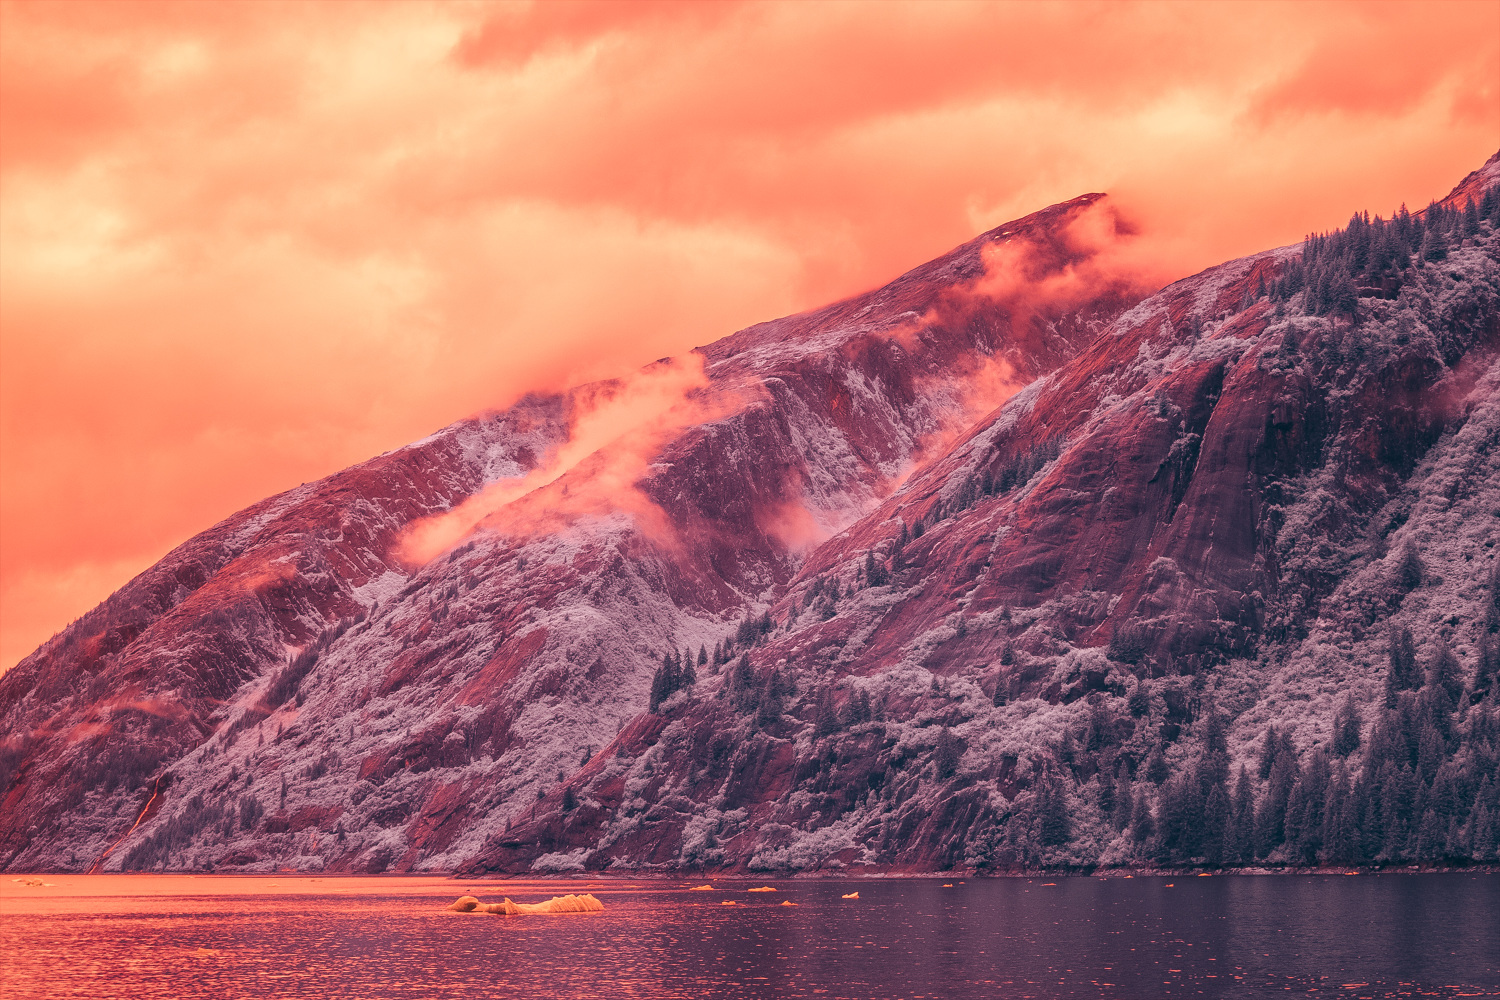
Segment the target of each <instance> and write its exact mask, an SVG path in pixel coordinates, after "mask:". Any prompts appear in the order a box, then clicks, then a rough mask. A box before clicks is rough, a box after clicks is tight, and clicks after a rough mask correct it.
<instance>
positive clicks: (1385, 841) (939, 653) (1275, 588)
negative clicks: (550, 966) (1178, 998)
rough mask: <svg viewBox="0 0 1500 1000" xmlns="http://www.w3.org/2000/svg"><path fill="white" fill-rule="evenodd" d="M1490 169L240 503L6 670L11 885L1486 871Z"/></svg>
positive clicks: (800, 330)
mask: <svg viewBox="0 0 1500 1000" xmlns="http://www.w3.org/2000/svg"><path fill="white" fill-rule="evenodd" d="M1497 185H1500V154H1497V156H1496V157H1492V158H1491V159H1490V160H1489V161H1488V162H1487V163H1486V164H1485V165H1484V166H1483V167H1482V168H1481V169H1480V170H1478V171H1476V172H1475V173H1474V174H1471V175H1470V176H1469V177H1468V178H1465V179H1464V181H1463V182H1462V183H1461V184H1460V185H1459V187H1458V188H1456V189H1455V191H1454V194H1453V195H1452V196H1450V197H1449V198H1448V199H1445V201H1444V202H1442V203H1438V204H1434V205H1432V206H1429V207H1428V208H1427V209H1426V210H1424V211H1422V212H1419V213H1417V214H1411V213H1408V212H1406V211H1404V210H1403V211H1401V212H1399V213H1397V215H1396V216H1395V217H1394V218H1392V219H1390V220H1384V219H1380V218H1372V217H1370V216H1368V215H1366V214H1359V215H1356V216H1355V217H1353V218H1352V219H1351V220H1350V224H1349V225H1348V227H1346V228H1345V229H1343V230H1340V231H1338V232H1335V233H1327V234H1319V235H1317V236H1313V237H1310V238H1309V239H1308V240H1307V241H1306V242H1305V243H1304V244H1302V245H1299V246H1293V247H1283V248H1279V249H1274V250H1267V251H1265V252H1263V253H1260V254H1256V255H1253V256H1250V257H1245V258H1241V259H1239V260H1234V261H1230V262H1227V263H1225V264H1222V265H1219V266H1218V267H1214V268H1210V269H1209V270H1207V271H1204V272H1202V273H1200V274H1197V275H1194V276H1192V277H1190V278H1186V279H1183V280H1181V281H1178V282H1175V283H1173V284H1171V285H1169V286H1167V287H1165V288H1161V289H1159V290H1157V289H1155V288H1153V287H1151V286H1150V284H1149V276H1148V274H1147V272H1145V271H1143V270H1142V269H1140V268H1139V267H1137V266H1134V265H1133V264H1132V260H1133V259H1134V258H1133V256H1132V254H1131V253H1130V252H1129V249H1130V247H1131V245H1132V239H1133V236H1132V234H1131V231H1130V229H1129V227H1128V226H1127V225H1125V224H1124V223H1123V222H1122V221H1121V220H1120V219H1119V218H1117V216H1116V215H1115V214H1114V212H1113V210H1112V209H1111V207H1110V204H1109V201H1108V199H1107V198H1105V197H1103V196H1101V195H1085V196H1083V197H1080V198H1077V199H1074V200H1073V201H1070V202H1065V203H1063V204H1060V205H1055V206H1052V207H1050V208H1047V209H1044V210H1043V211H1041V212H1037V213H1035V214H1033V215H1030V216H1027V217H1026V218H1024V219H1020V220H1017V221H1015V222H1012V223H1008V224H1006V225H1003V226H1000V227H998V228H996V229H994V230H992V231H990V232H988V233H985V234H983V235H982V236H979V237H978V238H976V239H975V240H973V241H971V242H970V243H967V244H965V245H963V246H961V247H958V248H957V249H955V250H953V251H952V252H950V253H948V254H946V255H944V256H943V257H940V258H938V259H937V260H934V261H932V262H930V263H928V264H925V265H922V266H921V267H918V268H916V269H914V270H912V271H910V272H908V273H907V274H905V275H903V276H901V277H900V278H898V279H896V280H895V281H893V282H892V283H890V284H889V285H886V286H885V287H883V288H880V289H878V290H876V291H873V292H870V293H867V294H865V295H861V296H857V297H855V298H852V299H849V300H846V301H844V302H840V303H836V304H834V305H831V306H828V307H826V308H824V309H821V310H817V311H814V312H811V313H806V314H802V315H798V316H792V317H787V318H784V319H780V320H776V321H773V322H769V323H764V324H761V325H758V326H755V327H751V328H749V329H747V330H743V331H740V332H739V333H736V334H734V335H732V336H730V337H727V338H725V339H723V340H720V341H718V342H716V343H714V344H711V345H708V346H707V347H704V348H700V349H699V350H697V351H695V352H693V353H692V354H691V355H689V356H687V357H685V358H678V359H664V360H663V361H661V362H657V363H656V364H654V365H652V366H648V367H647V368H646V369H643V370H642V371H641V372H639V373H637V374H635V375H633V376H631V377H629V378H624V379H620V380H615V381H612V382H606V383H595V384H591V385H586V386H581V387H578V388H576V389H573V390H571V391H569V392H566V393H561V394H556V395H534V396H530V397H527V398H525V399H523V400H522V401H521V402H519V403H518V404H516V405H515V406H513V407H511V408H509V409H507V410H504V411H500V412H495V413H488V414H483V415H480V416H477V417H474V418H472V419H468V420H463V421H460V422H458V423H456V424H454V425H452V426H450V427H448V428H445V429H443V430H441V431H439V432H438V433H436V434H434V435H432V436H431V437H429V438H427V439H424V440H423V441H420V442H417V443H415V444H413V445H410V446H408V447H406V448H403V449H399V450H397V451H394V452H390V453H388V454H386V455H382V456H380V457H378V458H375V459H372V460H371V461H369V462H366V463H364V464H362V465H358V466H355V467H353V468H350V469H348V470H345V471H344V472H341V473H338V474H336V475H334V476H330V477H328V478H327V479H324V480H322V481H320V482H316V483H310V484H307V485H304V486H303V487H300V488H299V489H296V490H292V491H289V492H287V493H284V494H281V495H279V496H276V497H272V498H270V499H267V500H265V501H262V502H261V503H259V504H256V505H255V506H253V507H250V508H248V509H247V510H245V511H243V512H241V513H239V514H237V515H235V516H233V517H231V518H229V519H227V520H226V521H224V522H222V523H221V524H219V525H216V526H214V527H213V528H211V529H209V530H208V531H206V532H204V533H202V534H200V535H198V536H196V537H195V538H193V539H191V540H190V541H188V542H186V543H185V544H183V545H182V546H180V547H179V548H178V549H176V550H174V551H173V552H171V553H170V554H168V555H167V556H166V557H165V558H164V559H163V560H162V561H161V562H160V563H158V564H157V565H156V566H154V567H152V568H151V569H150V570H148V571H147V572H145V573H143V574H141V576H139V577H137V578H136V579H135V580H133V581H131V583H129V584H128V585H127V586H125V587H124V588H122V589H121V590H120V591H118V592H117V593H116V594H114V595H113V596H112V597H111V598H110V599H109V600H107V601H106V602H104V603H103V604H102V605H100V606H99V607H98V608H96V609H95V610H93V611H91V612H90V613H89V614H87V615H85V616H84V617H83V618H81V619H79V620H78V621H77V622H75V623H74V624H73V625H71V626H70V627H69V628H68V629H66V630H65V631H64V632H62V633H60V634H59V635H57V636H56V637H54V638H53V639H52V640H50V641H49V642H48V643H46V644H44V645H43V646H42V647H41V648H39V649H38V650H37V651H36V652H35V653H33V654H32V655H31V656H29V657H27V658H26V659H25V660H23V661H22V662H21V663H20V664H19V665H18V666H17V667H15V668H14V669H12V670H11V671H10V672H8V673H7V674H5V675H4V676H3V677H0V739H3V743H0V788H3V789H4V792H3V798H0V802H3V808H0V866H4V867H6V868H8V869H11V870H36V869H66V870H83V869H88V868H90V867H91V866H94V865H96V864H97V865H99V866H100V867H101V868H102V869H104V870H111V871H113V870H161V869H168V870H176V869H193V870H215V871H266V870H279V869H297V870H309V871H356V872H376V871H387V870H395V871H415V870H440V871H462V872H467V873H483V872H516V871H576V870H673V869H724V870H757V871H759V870H765V871H819V870H822V871H827V870H845V871H859V870H933V869H949V868H954V867H962V868H969V869H973V870H977V871H1000V870H1010V869H1015V868H1028V867H1036V866H1048V865H1095V864H1113V865H1136V864H1156V863H1183V864H1210V865H1215V864H1243V863H1251V862H1255V861H1269V862H1273V863H1290V864H1313V863H1319V862H1327V863H1369V862H1384V861H1410V860H1419V861H1433V862H1461V861H1469V860H1482V861H1488V860H1494V859H1495V858H1496V850H1497V839H1500V782H1497V781H1496V780H1495V775H1496V774H1497V773H1500V772H1497V766H1496V765H1497V763H1500V704H1497V698H1500V693H1497V690H1500V685H1496V684H1495V676H1496V673H1497V671H1500V561H1497V553H1496V541H1497V539H1500V187H1497Z"/></svg>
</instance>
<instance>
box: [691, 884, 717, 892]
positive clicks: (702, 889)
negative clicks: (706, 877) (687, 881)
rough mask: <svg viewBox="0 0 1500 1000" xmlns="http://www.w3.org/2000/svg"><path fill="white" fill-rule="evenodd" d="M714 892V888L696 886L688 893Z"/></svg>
mask: <svg viewBox="0 0 1500 1000" xmlns="http://www.w3.org/2000/svg"><path fill="white" fill-rule="evenodd" d="M713 891H714V887H713V886H711V885H695V886H693V887H692V888H691V889H689V890H688V892H713Z"/></svg>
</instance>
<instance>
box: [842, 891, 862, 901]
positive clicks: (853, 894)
mask: <svg viewBox="0 0 1500 1000" xmlns="http://www.w3.org/2000/svg"><path fill="white" fill-rule="evenodd" d="M839 898H840V899H858V898H859V893H858V892H857V891H856V892H846V893H844V894H843V895H842V896H840V897H839Z"/></svg>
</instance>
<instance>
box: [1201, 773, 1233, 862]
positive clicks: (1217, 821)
mask: <svg viewBox="0 0 1500 1000" xmlns="http://www.w3.org/2000/svg"><path fill="white" fill-rule="evenodd" d="M1229 818H1230V816H1229V796H1227V795H1225V794H1224V786H1223V785H1222V784H1220V783H1218V782H1215V783H1214V785H1213V787H1212V788H1210V789H1209V790H1208V798H1207V799H1206V800H1205V802H1204V805H1203V834H1202V838H1201V843H1202V850H1203V860H1204V861H1206V862H1208V863H1209V864H1211V865H1222V864H1223V863H1224V854H1225V851H1224V840H1225V833H1226V832H1227V831H1228V830H1229V828H1230V826H1229Z"/></svg>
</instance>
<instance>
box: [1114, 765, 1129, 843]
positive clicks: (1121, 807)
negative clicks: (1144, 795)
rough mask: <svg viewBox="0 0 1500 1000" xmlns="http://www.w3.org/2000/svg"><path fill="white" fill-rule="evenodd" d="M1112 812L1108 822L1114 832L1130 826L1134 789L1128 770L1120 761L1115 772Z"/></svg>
mask: <svg viewBox="0 0 1500 1000" xmlns="http://www.w3.org/2000/svg"><path fill="white" fill-rule="evenodd" d="M1114 800H1115V801H1114V810H1113V815H1111V817H1110V822H1111V823H1112V824H1113V825H1114V828H1115V829H1116V830H1124V829H1125V828H1126V827H1128V826H1129V825H1130V812H1131V808H1132V807H1133V806H1134V805H1135V795H1134V789H1133V787H1132V785H1131V781H1130V770H1129V768H1127V767H1126V766H1125V762H1124V761H1121V762H1120V764H1119V766H1118V769H1117V770H1116V771H1115V781H1114Z"/></svg>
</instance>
